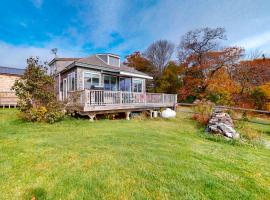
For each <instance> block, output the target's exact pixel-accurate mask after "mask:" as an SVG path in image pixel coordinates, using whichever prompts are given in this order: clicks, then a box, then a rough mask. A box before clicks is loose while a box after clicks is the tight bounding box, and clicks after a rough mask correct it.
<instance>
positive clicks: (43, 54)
mask: <svg viewBox="0 0 270 200" xmlns="http://www.w3.org/2000/svg"><path fill="white" fill-rule="evenodd" d="M55 46H57V45H55V44H53V43H48V44H46V46H44V47H35V46H27V45H19V46H18V45H12V44H8V43H6V42H3V41H0V65H1V66H13V67H18V68H25V67H26V59H27V58H29V57H30V56H34V57H39V58H40V60H41V61H42V62H45V61H50V60H51V59H52V58H53V55H52V54H51V51H50V50H51V49H52V47H55ZM58 54H59V55H61V56H64V57H65V56H66V57H76V56H78V57H79V56H82V55H83V54H82V53H81V52H80V51H76V49H75V50H68V49H66V48H60V49H58Z"/></svg>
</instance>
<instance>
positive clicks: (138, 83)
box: [133, 79, 143, 92]
mask: <svg viewBox="0 0 270 200" xmlns="http://www.w3.org/2000/svg"><path fill="white" fill-rule="evenodd" d="M142 91H143V80H142V79H133V92H142Z"/></svg>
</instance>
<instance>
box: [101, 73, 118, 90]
mask: <svg viewBox="0 0 270 200" xmlns="http://www.w3.org/2000/svg"><path fill="white" fill-rule="evenodd" d="M117 82H118V81H117V77H116V76H110V75H104V90H108V91H117V90H118V84H117Z"/></svg>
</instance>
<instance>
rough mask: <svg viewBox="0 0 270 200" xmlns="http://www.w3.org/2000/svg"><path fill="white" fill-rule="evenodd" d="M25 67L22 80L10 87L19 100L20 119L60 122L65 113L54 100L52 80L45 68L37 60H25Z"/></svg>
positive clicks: (60, 105)
mask: <svg viewBox="0 0 270 200" xmlns="http://www.w3.org/2000/svg"><path fill="white" fill-rule="evenodd" d="M27 65H28V66H27V68H26V70H25V73H24V74H23V76H22V78H21V79H19V80H16V81H15V83H14V85H13V87H12V88H13V89H14V90H15V92H16V95H17V96H18V99H19V101H18V107H19V109H20V111H21V116H22V118H23V119H25V120H27V121H32V122H34V121H38V122H41V121H43V122H48V123H54V122H56V121H59V120H61V119H62V118H63V117H64V114H65V113H64V111H63V109H62V107H63V106H62V104H61V103H60V102H58V101H57V99H56V95H55V91H54V79H53V77H51V76H49V75H48V74H47V67H46V66H43V65H41V64H40V63H39V59H38V58H29V59H27Z"/></svg>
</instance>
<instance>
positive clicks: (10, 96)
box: [0, 90, 18, 107]
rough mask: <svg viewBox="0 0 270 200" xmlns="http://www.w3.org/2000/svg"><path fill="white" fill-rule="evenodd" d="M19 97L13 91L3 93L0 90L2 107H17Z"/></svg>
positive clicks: (0, 104)
mask: <svg viewBox="0 0 270 200" xmlns="http://www.w3.org/2000/svg"><path fill="white" fill-rule="evenodd" d="M17 99H18V98H17V96H16V94H15V92H13V91H1V90H0V106H1V107H5V106H8V107H10V106H16V105H17Z"/></svg>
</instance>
